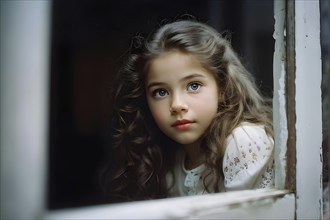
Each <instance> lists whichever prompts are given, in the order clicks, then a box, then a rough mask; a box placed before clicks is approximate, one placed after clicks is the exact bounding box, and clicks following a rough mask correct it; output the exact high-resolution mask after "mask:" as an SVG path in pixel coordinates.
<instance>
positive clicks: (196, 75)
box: [147, 73, 206, 89]
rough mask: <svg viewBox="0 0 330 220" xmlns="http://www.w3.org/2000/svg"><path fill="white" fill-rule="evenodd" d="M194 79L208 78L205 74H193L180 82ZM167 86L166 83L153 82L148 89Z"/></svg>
mask: <svg viewBox="0 0 330 220" xmlns="http://www.w3.org/2000/svg"><path fill="white" fill-rule="evenodd" d="M193 78H206V77H205V76H204V75H203V74H199V73H193V74H190V75H188V76H185V77H183V78H181V79H180V80H179V81H180V82H182V81H186V80H191V79H193ZM165 84H166V83H164V82H151V83H149V84H148V86H147V88H148V89H150V88H151V87H153V86H162V85H165Z"/></svg>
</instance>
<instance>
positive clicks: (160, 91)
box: [152, 89, 168, 97]
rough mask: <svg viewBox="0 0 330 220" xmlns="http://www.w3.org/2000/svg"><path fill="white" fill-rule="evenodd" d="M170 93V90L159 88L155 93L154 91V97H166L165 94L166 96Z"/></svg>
mask: <svg viewBox="0 0 330 220" xmlns="http://www.w3.org/2000/svg"><path fill="white" fill-rule="evenodd" d="M167 94H168V92H167V91H166V90H164V89H157V90H155V91H154V92H153V93H152V95H153V96H154V97H164V96H166V95H167Z"/></svg>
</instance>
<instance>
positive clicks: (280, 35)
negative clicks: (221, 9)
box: [273, 1, 288, 189]
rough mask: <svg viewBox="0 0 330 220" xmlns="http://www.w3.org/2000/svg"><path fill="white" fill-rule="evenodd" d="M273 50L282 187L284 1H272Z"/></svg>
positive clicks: (278, 175) (279, 185) (285, 134)
mask: <svg viewBox="0 0 330 220" xmlns="http://www.w3.org/2000/svg"><path fill="white" fill-rule="evenodd" d="M274 18H275V26H274V34H273V38H274V39H275V51H274V60H273V71H274V74H273V77H274V97H273V109H274V111H273V112H274V113H273V118H274V130H275V156H274V157H275V170H276V172H275V186H276V188H278V189H284V186H285V179H286V152H287V148H286V144H287V139H288V131H287V118H286V98H285V77H286V76H285V75H286V72H285V29H284V25H285V1H274Z"/></svg>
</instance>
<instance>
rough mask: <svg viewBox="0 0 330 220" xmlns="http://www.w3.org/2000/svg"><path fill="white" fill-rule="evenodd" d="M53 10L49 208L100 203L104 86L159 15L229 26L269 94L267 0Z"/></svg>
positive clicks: (144, 0) (95, 4) (86, 4)
mask: <svg viewBox="0 0 330 220" xmlns="http://www.w3.org/2000/svg"><path fill="white" fill-rule="evenodd" d="M52 10H53V11H52V47H51V50H52V52H51V91H50V93H51V98H50V135H49V137H50V139H49V144H50V151H49V171H50V172H49V178H48V182H49V186H48V187H49V190H48V207H49V208H50V209H59V208H67V207H76V206H85V205H92V204H100V203H104V201H105V200H104V199H103V197H102V194H101V191H100V189H99V185H98V184H99V183H98V178H97V176H98V170H99V168H100V167H101V161H102V159H103V155H104V154H105V153H106V151H105V148H106V147H108V146H109V134H107V129H108V126H109V124H108V122H109V114H108V113H109V109H110V107H111V103H109V101H108V100H109V97H108V95H109V84H110V82H111V80H112V77H113V73H114V71H115V68H116V65H117V61H118V59H119V57H120V56H121V55H122V54H123V53H124V52H125V50H126V49H127V48H128V45H129V44H130V40H131V37H132V36H133V35H136V34H138V33H139V34H141V35H143V36H145V35H146V34H148V33H149V32H150V31H151V30H154V29H155V28H157V27H158V26H159V23H161V22H162V21H163V20H164V19H174V18H175V17H178V16H180V15H183V14H187V13H188V14H191V15H193V16H195V17H196V18H197V19H198V20H200V21H203V22H207V23H208V24H210V25H211V26H213V27H214V28H216V29H217V30H218V31H220V32H222V31H230V32H232V44H233V47H234V49H235V50H236V51H238V53H240V55H241V56H242V57H243V61H244V62H245V63H246V65H247V68H248V69H249V70H250V71H251V72H252V73H254V74H255V76H256V78H257V84H258V85H259V86H260V88H261V90H262V92H263V93H265V94H267V95H268V96H272V90H273V76H272V68H273V65H272V61H273V51H274V40H273V37H272V35H273V28H274V24H273V23H274V19H273V2H272V1H254V0H251V1H231V0H228V1H225V0H224V1H218V0H182V1H171V0H168V1H163V0H139V1H136V0H122V1H109V0H100V1H93V0H84V1H66V0H57V1H53V7H52ZM110 144H111V143H110Z"/></svg>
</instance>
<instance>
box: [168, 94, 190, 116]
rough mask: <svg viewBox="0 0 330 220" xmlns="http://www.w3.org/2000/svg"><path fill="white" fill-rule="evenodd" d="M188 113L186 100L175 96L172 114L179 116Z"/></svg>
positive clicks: (171, 108)
mask: <svg viewBox="0 0 330 220" xmlns="http://www.w3.org/2000/svg"><path fill="white" fill-rule="evenodd" d="M187 111H188V105H187V104H186V103H185V102H184V99H183V98H182V97H180V96H179V95H175V96H173V100H172V103H171V106H170V112H171V113H172V114H178V113H181V112H187Z"/></svg>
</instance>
